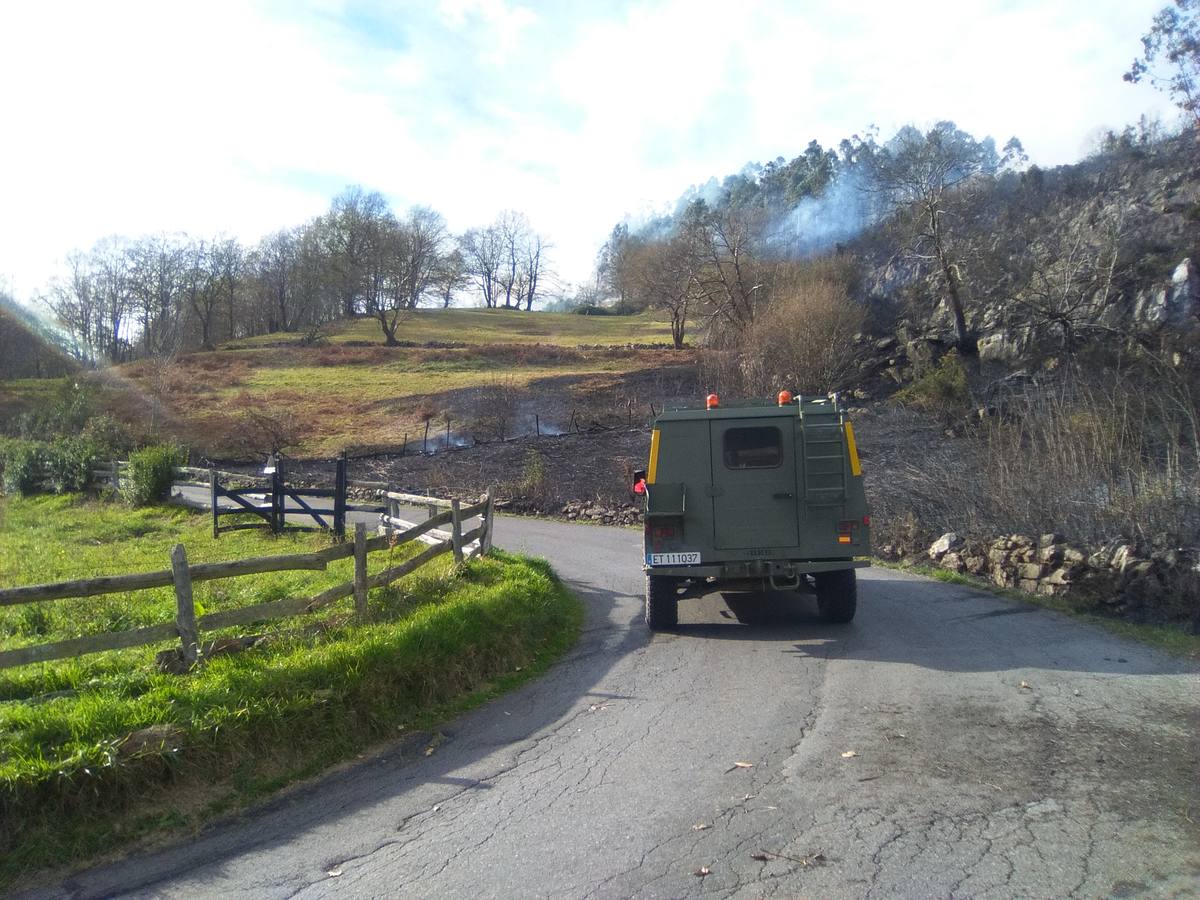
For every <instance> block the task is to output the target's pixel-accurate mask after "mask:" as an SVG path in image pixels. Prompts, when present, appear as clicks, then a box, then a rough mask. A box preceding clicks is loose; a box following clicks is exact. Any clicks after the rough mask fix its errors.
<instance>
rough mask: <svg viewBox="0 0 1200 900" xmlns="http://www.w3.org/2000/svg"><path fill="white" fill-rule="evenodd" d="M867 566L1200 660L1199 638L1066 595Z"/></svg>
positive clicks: (939, 572) (913, 568)
mask: <svg viewBox="0 0 1200 900" xmlns="http://www.w3.org/2000/svg"><path fill="white" fill-rule="evenodd" d="M871 564H872V565H876V566H881V567H882V568H886V569H896V570H898V571H901V572H911V573H913V574H914V575H924V576H925V577H926V578H932V579H933V580H934V581H940V582H942V583H943V584H960V585H963V586H964V587H971V588H975V589H976V590H981V591H987V592H988V593H989V594H995V595H996V596H997V597H1004V598H1006V599H1008V600H1019V601H1021V602H1022V603H1031V604H1033V605H1034V606H1040V607H1042V608H1044V609H1052V610H1054V611H1056V612H1061V613H1066V614H1067V615H1069V616H1072V617H1074V618H1076V619H1080V620H1082V621H1084V622H1087V623H1088V624H1090V625H1096V626H1098V627H1100V628H1102V629H1104V630H1105V631H1107V632H1109V633H1110V634H1115V635H1117V636H1118V637H1123V638H1128V639H1130V640H1135V641H1138V642H1139V643H1142V644H1146V645H1148V646H1151V647H1154V648H1156V649H1158V650H1162V651H1163V652H1165V653H1169V654H1170V655H1172V656H1177V657H1180V658H1182V659H1194V660H1200V635H1194V634H1187V633H1186V632H1184V631H1182V630H1180V629H1179V628H1173V627H1171V626H1170V625H1155V624H1150V623H1143V622H1130V621H1129V620H1127V619H1117V618H1114V617H1112V616H1104V615H1100V614H1099V613H1097V612H1095V611H1094V607H1093V606H1092V604H1091V603H1090V602H1088V601H1086V600H1082V599H1080V598H1072V597H1071V596H1070V595H1069V594H1067V595H1062V596H1057V597H1047V596H1045V595H1043V594H1028V593H1026V592H1025V591H1021V590H1017V589H1016V588H1004V587H999V586H997V585H995V584H992V582H990V581H988V580H987V579H986V578H977V577H975V576H973V575H964V574H962V573H960V572H951V571H949V570H947V569H939V568H935V567H934V566H927V565H921V564H916V565H913V564H907V563H896V562H890V561H887V560H881V559H872V561H871Z"/></svg>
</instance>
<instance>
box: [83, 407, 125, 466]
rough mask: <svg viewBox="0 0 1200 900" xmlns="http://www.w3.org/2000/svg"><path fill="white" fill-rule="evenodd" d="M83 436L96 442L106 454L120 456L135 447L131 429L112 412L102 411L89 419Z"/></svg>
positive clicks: (103, 453) (102, 452) (93, 442)
mask: <svg viewBox="0 0 1200 900" xmlns="http://www.w3.org/2000/svg"><path fill="white" fill-rule="evenodd" d="M81 436H82V437H83V438H84V439H85V440H88V441H90V442H91V443H92V444H95V445H96V448H97V450H98V451H99V452H100V453H101V454H102V455H104V456H111V457H120V456H122V455H124V454H125V453H127V452H129V450H130V449H132V447H133V439H132V438H130V436H129V430H128V429H127V428H126V427H125V426H124V425H123V424H121V422H119V421H118V420H117V419H116V418H115V417H114V416H112V415H111V414H110V413H100V414H99V415H95V416H92V417H91V418H90V419H88V421H87V424H86V425H84V427H83V433H82V435H81Z"/></svg>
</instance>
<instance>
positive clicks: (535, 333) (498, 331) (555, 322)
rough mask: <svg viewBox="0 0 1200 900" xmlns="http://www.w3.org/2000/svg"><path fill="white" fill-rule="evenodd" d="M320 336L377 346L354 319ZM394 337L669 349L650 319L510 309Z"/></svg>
mask: <svg viewBox="0 0 1200 900" xmlns="http://www.w3.org/2000/svg"><path fill="white" fill-rule="evenodd" d="M324 334H325V335H326V337H327V339H328V340H329V341H331V342H333V343H339V344H340V343H347V342H354V343H357V342H360V341H362V342H367V343H372V344H382V343H383V333H382V331H381V330H380V327H379V323H378V322H376V321H375V320H374V319H371V318H367V317H359V318H356V319H350V320H348V321H344V322H337V323H334V324H333V325H330V326H327V327H326V329H325V331H324ZM303 337H304V335H303V334H300V333H298V332H282V333H276V334H267V335H262V336H261V337H256V338H250V339H248V340H239V341H235V342H233V344H234V346H239V347H245V346H262V345H264V344H266V345H270V344H279V343H280V342H299V341H300V340H301V339H302V338H303ZM397 337H398V339H399V340H401V341H405V342H413V343H418V344H424V343H430V342H438V343H444V342H462V343H467V344H554V345H556V346H559V347H576V346H579V345H604V346H620V345H625V344H670V343H671V325H670V323H669V322H668V321H667V320H665V319H663V318H661V317H660V316H658V315H656V314H649V313H642V314H639V315H635V316H580V315H575V314H574V313H543V312H538V313H527V312H520V311H518V310H513V309H419V310H416V311H414V312H413V313H411V314H410V315H409V317H408V318H407V319H406V320H405V321H404V322H403V324H401V326H400V330H399V332H398V334H397Z"/></svg>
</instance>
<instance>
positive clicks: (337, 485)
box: [333, 450, 349, 538]
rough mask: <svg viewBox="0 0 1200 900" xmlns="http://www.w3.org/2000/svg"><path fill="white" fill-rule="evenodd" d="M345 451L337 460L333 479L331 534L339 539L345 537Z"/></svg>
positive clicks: (346, 480) (346, 481)
mask: <svg viewBox="0 0 1200 900" xmlns="http://www.w3.org/2000/svg"><path fill="white" fill-rule="evenodd" d="M346 466H347V458H346V451H345V450H343V451H342V455H341V456H339V457H338V460H337V472H336V474H335V475H334V477H333V533H334V534H336V535H337V536H338V537H340V538H344V537H345V536H346V488H347V484H348V482H349V479H348V478H347V475H346Z"/></svg>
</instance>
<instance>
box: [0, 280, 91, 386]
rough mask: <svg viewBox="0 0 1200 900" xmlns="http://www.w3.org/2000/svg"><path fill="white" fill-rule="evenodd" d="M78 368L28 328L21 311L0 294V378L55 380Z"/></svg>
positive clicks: (57, 349)
mask: <svg viewBox="0 0 1200 900" xmlns="http://www.w3.org/2000/svg"><path fill="white" fill-rule="evenodd" d="M78 368H79V365H78V364H77V363H76V362H75V361H74V360H72V359H71V358H70V357H68V356H67V355H66V354H65V353H63V352H62V350H60V349H59V348H58V347H56V346H54V345H53V344H51V343H50V342H49V341H47V340H46V339H45V338H44V337H43V336H42V335H40V334H38V332H37V331H36V330H35V329H34V328H33V327H31V326H30V324H29V323H28V322H26V321H25V320H24V317H23V316H22V315H21V311H20V310H19V309H18V308H17V307H16V306H15V305H14V304H12V303H11V301H8V300H7V298H5V297H3V296H2V295H0V379H3V378H56V377H59V376H62V375H68V374H70V373H72V372H75V371H76V370H77V369H78Z"/></svg>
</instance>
